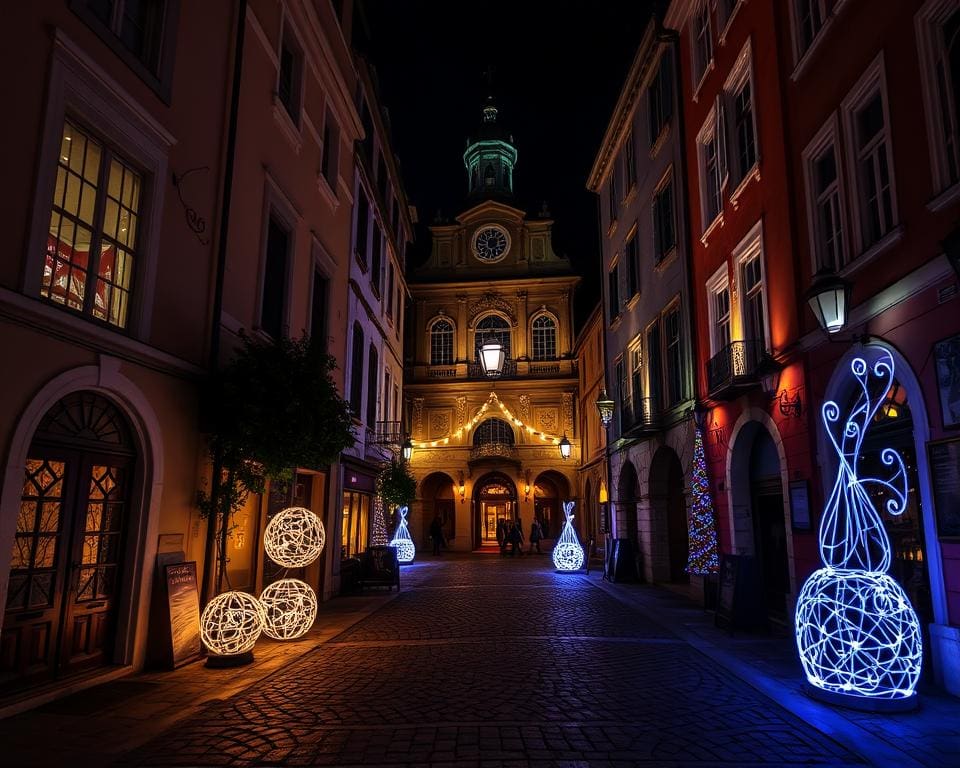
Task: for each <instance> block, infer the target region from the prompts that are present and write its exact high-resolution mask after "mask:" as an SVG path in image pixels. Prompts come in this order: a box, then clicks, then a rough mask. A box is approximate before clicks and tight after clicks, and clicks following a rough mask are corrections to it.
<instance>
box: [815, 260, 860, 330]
mask: <svg viewBox="0 0 960 768" xmlns="http://www.w3.org/2000/svg"><path fill="white" fill-rule="evenodd" d="M807 303H808V304H810V309H812V310H813V314H814V316H815V317H816V318H817V322H818V323H819V324H820V327H821V328H823V330H825V331H826V332H827V333H836V332H837V331H842V330H843V328H844V327H845V326H846V324H847V315H848V312H849V307H850V284H849V283H848V282H847V281H846V280H844V279H843V278H842V277H839V276H838V275H835V274H834V273H833V272H831V271H829V270H820V271H819V272H817V274H816V275H814V278H813V283H812V284H811V285H810V289H809V290H808V291H807Z"/></svg>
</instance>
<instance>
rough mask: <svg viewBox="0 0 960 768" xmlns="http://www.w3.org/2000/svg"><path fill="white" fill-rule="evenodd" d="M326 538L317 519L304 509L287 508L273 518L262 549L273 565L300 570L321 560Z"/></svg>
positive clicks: (265, 533)
mask: <svg viewBox="0 0 960 768" xmlns="http://www.w3.org/2000/svg"><path fill="white" fill-rule="evenodd" d="M325 541H326V534H325V533H324V530H323V523H322V522H321V521H320V518H319V517H317V516H316V515H315V514H314V513H313V512H311V511H310V510H309V509H306V508H305V507H288V508H287V509H284V510H281V511H280V512H278V513H277V514H275V515H274V516H273V517H272V518H271V519H270V522H269V523H268V524H267V529H266V530H265V531H264V533H263V548H264V549H265V550H266V552H267V557H269V558H270V559H271V560H273V562H275V563H277V564H278V565H283V566H286V567H287V568H302V567H303V566H305V565H310V563H312V562H313V561H314V560H316V559H317V558H318V557H319V556H320V552H321V551H323V545H324V542H325Z"/></svg>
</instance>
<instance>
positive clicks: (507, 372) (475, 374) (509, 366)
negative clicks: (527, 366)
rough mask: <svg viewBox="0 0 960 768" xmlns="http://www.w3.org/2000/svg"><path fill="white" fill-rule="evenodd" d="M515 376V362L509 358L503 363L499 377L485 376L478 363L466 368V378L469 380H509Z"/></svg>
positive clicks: (475, 362)
mask: <svg viewBox="0 0 960 768" xmlns="http://www.w3.org/2000/svg"><path fill="white" fill-rule="evenodd" d="M516 375H517V361H516V360H513V359H511V358H509V357H508V358H507V359H506V360H504V361H503V370H502V371H501V373H500V375H499V376H496V377H493V376H487V374H486V373H484V370H483V366H482V365H480V361H479V360H477V361H474V362H472V363H470V365H469V366H468V367H467V376H469V377H470V378H471V379H487V378H498V379H509V378H513V377H514V376H516Z"/></svg>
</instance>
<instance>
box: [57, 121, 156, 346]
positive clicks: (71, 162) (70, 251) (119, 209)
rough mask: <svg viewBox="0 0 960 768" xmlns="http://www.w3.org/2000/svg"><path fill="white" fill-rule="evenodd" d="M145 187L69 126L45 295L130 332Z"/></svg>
mask: <svg viewBox="0 0 960 768" xmlns="http://www.w3.org/2000/svg"><path fill="white" fill-rule="evenodd" d="M142 192H143V179H142V177H141V176H140V174H139V173H137V172H136V171H135V170H133V168H131V167H130V166H129V165H128V164H127V163H126V162H125V161H124V160H122V159H121V158H120V157H119V156H118V155H117V154H115V153H114V152H113V150H112V149H111V148H110V147H108V146H106V145H104V144H101V143H100V142H99V141H97V139H95V138H94V137H93V136H91V135H89V134H87V133H86V132H85V131H83V130H82V129H81V128H79V127H78V126H76V125H75V124H73V123H72V122H70V121H69V120H68V121H66V122H65V123H64V127H63V134H62V136H61V140H60V153H59V156H58V162H57V179H56V185H55V188H54V196H53V206H52V210H51V214H50V229H49V232H48V235H47V252H46V258H45V259H44V266H43V277H42V281H41V287H40V295H41V296H42V297H43V298H44V299H46V300H48V301H50V302H53V303H55V304H60V305H62V306H64V307H67V308H68V309H72V310H75V311H77V312H80V313H82V314H84V315H86V316H88V317H93V318H95V319H97V320H101V321H104V322H106V323H108V324H110V325H112V326H115V327H117V328H125V327H126V325H127V318H128V314H129V310H130V300H131V297H132V293H131V292H132V289H133V278H134V274H135V266H136V264H137V257H138V252H137V243H138V239H139V232H138V229H139V224H140V218H139V217H140V203H141V196H142Z"/></svg>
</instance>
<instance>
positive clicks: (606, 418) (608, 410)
mask: <svg viewBox="0 0 960 768" xmlns="http://www.w3.org/2000/svg"><path fill="white" fill-rule="evenodd" d="M614 407H616V403H615V402H613V400H612V399H610V397H608V396H607V390H606V389H601V390H600V397H598V398H597V410H598V411H599V412H600V422H601V423H602V424H603V426H604V427H607V426H609V425H610V422H611V421H612V420H613V409H614Z"/></svg>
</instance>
